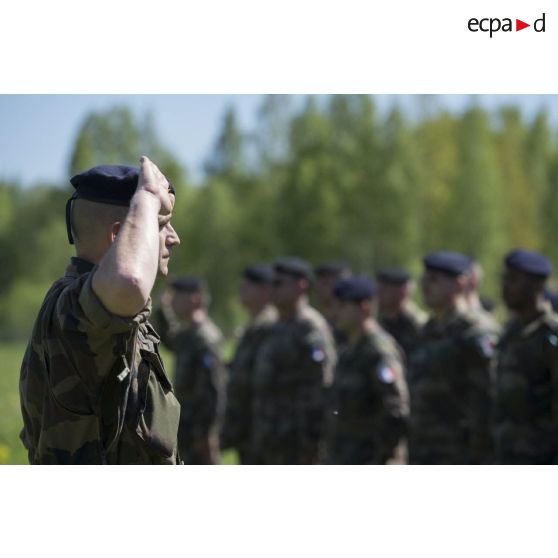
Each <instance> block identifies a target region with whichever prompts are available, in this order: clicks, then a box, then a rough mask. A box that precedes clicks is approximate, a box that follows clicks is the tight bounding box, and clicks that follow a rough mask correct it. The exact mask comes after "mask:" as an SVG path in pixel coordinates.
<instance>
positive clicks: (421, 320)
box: [378, 303, 428, 357]
mask: <svg viewBox="0 0 558 558" xmlns="http://www.w3.org/2000/svg"><path fill="white" fill-rule="evenodd" d="M427 319H428V318H427V315H426V313H425V312H423V311H422V310H421V309H420V308H419V307H418V306H416V305H415V304H411V303H409V304H407V305H406V306H405V307H404V308H403V310H402V311H401V313H400V314H399V316H397V318H395V319H388V318H387V317H386V316H382V315H380V316H379V317H378V322H379V324H380V325H381V326H382V327H383V328H384V329H385V330H386V331H387V332H388V333H389V334H390V335H391V336H392V337H393V338H394V339H395V340H396V341H397V343H399V345H400V347H401V348H402V349H403V351H404V354H405V356H406V357H407V355H409V354H410V353H411V352H412V351H413V349H414V348H415V347H416V345H417V342H418V340H419V338H420V331H421V329H422V328H423V327H424V325H425V323H426V322H427Z"/></svg>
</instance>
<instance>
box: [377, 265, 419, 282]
mask: <svg viewBox="0 0 558 558" xmlns="http://www.w3.org/2000/svg"><path fill="white" fill-rule="evenodd" d="M376 279H377V280H378V281H381V282H382V283H392V284H394V285H404V284H405V283H407V282H408V281H410V280H411V275H410V274H409V272H408V271H407V270H405V269H403V268H402V267H384V268H382V269H380V270H379V271H378V273H376Z"/></svg>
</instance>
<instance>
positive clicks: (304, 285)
mask: <svg viewBox="0 0 558 558" xmlns="http://www.w3.org/2000/svg"><path fill="white" fill-rule="evenodd" d="M298 287H299V289H301V290H303V291H304V292H306V293H307V292H308V291H309V290H310V281H308V279H304V278H300V279H299V280H298Z"/></svg>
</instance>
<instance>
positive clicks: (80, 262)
mask: <svg viewBox="0 0 558 558" xmlns="http://www.w3.org/2000/svg"><path fill="white" fill-rule="evenodd" d="M94 267H95V264H94V263H91V262H89V261H87V260H84V259H82V258H78V257H77V256H73V257H71V258H70V263H69V264H68V267H67V268H66V275H69V276H72V277H79V276H80V275H83V274H84V273H89V272H90V271H93V268H94Z"/></svg>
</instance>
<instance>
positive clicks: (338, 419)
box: [327, 322, 409, 464]
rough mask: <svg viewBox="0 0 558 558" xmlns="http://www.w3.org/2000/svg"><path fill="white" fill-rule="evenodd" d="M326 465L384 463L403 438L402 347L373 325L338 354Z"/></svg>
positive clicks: (406, 403)
mask: <svg viewBox="0 0 558 558" xmlns="http://www.w3.org/2000/svg"><path fill="white" fill-rule="evenodd" d="M331 406H332V409H331V413H330V415H329V421H328V423H329V433H328V459H327V462H328V463H333V464H365V463H374V464H383V463H387V462H388V461H389V460H390V459H393V458H394V456H395V455H394V454H395V452H396V449H397V448H398V446H399V445H400V444H401V442H402V438H403V437H404V435H405V430H406V420H407V417H408V414H409V394H408V390H407V383H406V381H405V378H404V371H403V361H402V358H401V354H400V351H399V348H398V347H397V345H396V343H395V342H394V340H393V339H392V337H391V336H390V335H388V334H387V333H386V332H385V331H384V330H383V329H382V328H381V327H380V326H379V325H377V324H376V323H374V322H373V323H372V324H371V325H370V327H369V328H367V329H366V330H365V331H364V332H363V335H362V336H361V337H360V339H359V340H358V342H357V343H355V344H347V345H346V346H345V347H344V348H343V349H342V350H341V352H340V354H339V360H338V362H337V366H336V368H335V375H334V380H333V386H332V394H331Z"/></svg>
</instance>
